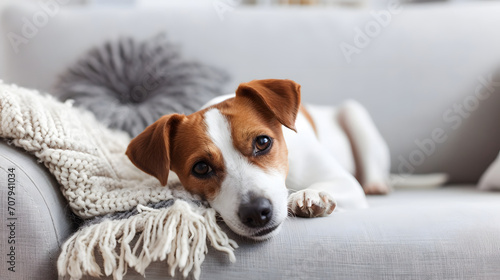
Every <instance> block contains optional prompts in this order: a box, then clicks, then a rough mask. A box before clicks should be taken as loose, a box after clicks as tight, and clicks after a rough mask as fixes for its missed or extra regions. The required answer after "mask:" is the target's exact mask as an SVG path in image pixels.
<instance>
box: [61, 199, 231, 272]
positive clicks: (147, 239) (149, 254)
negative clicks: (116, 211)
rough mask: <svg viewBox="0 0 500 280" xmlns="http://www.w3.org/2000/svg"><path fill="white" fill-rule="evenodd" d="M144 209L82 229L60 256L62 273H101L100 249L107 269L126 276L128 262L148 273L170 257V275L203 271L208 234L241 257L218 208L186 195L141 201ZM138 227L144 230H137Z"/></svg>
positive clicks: (219, 245)
mask: <svg viewBox="0 0 500 280" xmlns="http://www.w3.org/2000/svg"><path fill="white" fill-rule="evenodd" d="M137 210H138V211H139V214H137V215H135V216H133V217H130V218H128V219H123V220H104V221H102V222H101V223H99V224H95V225H90V226H87V227H84V228H82V229H80V230H79V231H78V232H76V233H75V234H74V235H73V236H72V237H71V238H70V239H68V240H67V241H66V242H65V243H64V244H63V247H62V252H61V254H60V255H59V259H58V261H57V269H58V271H59V275H60V276H63V277H64V276H70V279H71V280H76V279H80V278H82V277H83V275H90V276H93V277H100V276H102V275H103V274H102V272H101V266H100V265H99V264H98V263H97V261H96V257H95V251H96V249H97V250H98V251H99V252H100V253H101V255H102V260H103V263H102V268H103V269H104V275H106V276H109V275H111V274H112V275H113V279H115V280H121V279H122V278H123V276H124V275H125V274H126V273H127V267H128V266H130V267H132V268H134V269H135V270H136V271H137V272H138V273H140V274H142V275H144V272H145V270H146V268H147V267H148V266H149V264H150V263H151V262H154V261H158V260H159V261H164V260H165V259H166V260H167V264H168V267H169V272H170V275H171V276H172V277H173V276H174V275H175V271H176V270H179V271H181V272H182V275H183V276H184V278H186V277H187V276H188V275H189V273H190V272H192V273H193V276H194V278H195V279H199V277H200V273H201V270H200V266H201V264H202V263H203V261H204V259H205V255H206V253H207V244H206V241H207V238H208V239H209V240H210V242H211V244H212V246H213V247H214V248H215V249H217V250H219V251H222V252H225V253H227V254H228V256H229V260H230V261H231V262H235V261H236V257H235V256H234V249H235V248H237V247H238V245H237V244H236V242H235V241H233V240H231V239H229V238H228V236H227V235H226V233H225V232H223V231H222V230H221V229H220V227H219V226H218V225H217V223H216V219H215V210H213V209H210V208H202V209H200V210H198V209H197V210H196V211H197V212H199V213H196V212H195V211H193V207H192V206H191V205H190V204H189V203H187V202H185V201H182V200H177V201H176V202H175V203H174V204H173V205H172V206H170V207H168V208H164V209H152V208H148V207H145V206H142V205H139V206H137ZM138 233H140V234H139V235H138Z"/></svg>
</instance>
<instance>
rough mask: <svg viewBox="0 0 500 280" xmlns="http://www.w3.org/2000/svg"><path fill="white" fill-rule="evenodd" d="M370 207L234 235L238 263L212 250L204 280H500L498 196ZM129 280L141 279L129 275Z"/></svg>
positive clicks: (425, 198)
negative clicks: (266, 234)
mask: <svg viewBox="0 0 500 280" xmlns="http://www.w3.org/2000/svg"><path fill="white" fill-rule="evenodd" d="M369 202H370V204H371V208H370V209H367V210H358V211H351V212H345V213H334V214H333V215H332V216H330V217H327V218H316V219H303V218H290V219H289V220H288V221H287V222H286V223H285V225H284V227H283V230H282V232H281V233H280V234H279V235H278V236H277V237H275V238H273V239H271V240H269V241H266V242H259V243H255V242H252V241H246V240H241V239H239V238H237V237H235V236H233V238H236V240H238V243H239V245H240V248H239V249H237V250H236V258H237V262H236V263H235V264H231V263H229V261H228V260H227V257H226V256H225V255H223V254H220V253H218V252H214V251H213V250H212V251H210V252H209V254H208V255H207V259H206V260H205V263H204V264H203V267H202V275H201V279H232V280H234V279H256V280H261V279H305V280H310V279H439V280H442V279H499V277H500V266H499V265H498V264H499V263H500V193H487V192H481V191H478V190H476V189H474V188H471V187H447V188H441V189H427V190H399V191H397V192H395V193H393V194H391V195H388V196H380V197H370V198H369ZM167 273H168V272H167V268H166V266H165V265H164V264H162V263H161V262H159V263H154V264H152V265H151V266H150V267H149V268H148V269H147V270H146V276H147V279H159V278H161V277H164V276H165V275H167ZM177 277H179V279H181V278H180V276H179V275H177ZM125 279H143V278H142V276H140V275H138V274H136V273H134V272H133V271H132V270H129V274H128V277H126V278H125Z"/></svg>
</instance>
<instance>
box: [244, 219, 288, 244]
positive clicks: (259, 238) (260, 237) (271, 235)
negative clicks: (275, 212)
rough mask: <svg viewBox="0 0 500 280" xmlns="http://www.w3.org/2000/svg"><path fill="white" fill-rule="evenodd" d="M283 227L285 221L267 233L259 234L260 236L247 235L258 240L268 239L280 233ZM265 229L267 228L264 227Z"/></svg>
mask: <svg viewBox="0 0 500 280" xmlns="http://www.w3.org/2000/svg"><path fill="white" fill-rule="evenodd" d="M282 227H283V223H281V224H279V225H278V226H277V227H276V228H275V229H274V230H273V231H271V232H269V233H267V234H265V235H259V236H255V235H254V236H247V237H248V238H250V239H253V240H256V241H265V240H268V239H270V238H272V237H274V236H276V235H278V233H280V231H281V228H282ZM264 230H265V229H264Z"/></svg>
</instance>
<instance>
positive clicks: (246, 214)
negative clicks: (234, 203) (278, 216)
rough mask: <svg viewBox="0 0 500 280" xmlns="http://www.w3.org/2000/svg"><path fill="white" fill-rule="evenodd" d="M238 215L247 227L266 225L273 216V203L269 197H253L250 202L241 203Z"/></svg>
mask: <svg viewBox="0 0 500 280" xmlns="http://www.w3.org/2000/svg"><path fill="white" fill-rule="evenodd" d="M238 217H239V218H240V221H241V222H242V223H243V224H244V225H246V226H247V227H250V228H261V227H264V226H266V225H267V224H268V223H269V221H270V220H271V218H272V217H273V205H272V204H271V201H269V199H267V198H264V197H256V198H252V199H251V200H250V201H249V202H245V203H242V204H241V205H240V208H239V209H238Z"/></svg>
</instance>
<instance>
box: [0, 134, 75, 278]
mask: <svg viewBox="0 0 500 280" xmlns="http://www.w3.org/2000/svg"><path fill="white" fill-rule="evenodd" d="M9 179H10V180H9ZM0 201H1V202H0V205H1V209H0V216H1V225H2V226H1V227H0V240H1V241H0V244H2V247H1V250H0V252H1V257H0V260H1V261H0V271H1V274H2V277H1V278H2V279H57V269H56V261H57V257H58V255H59V250H60V247H61V244H62V243H63V242H64V240H65V239H66V238H67V237H68V236H69V235H70V234H71V233H72V232H73V231H74V227H75V226H74V223H73V220H74V219H73V218H72V214H71V213H70V210H69V208H68V207H67V203H66V201H65V199H64V198H63V196H62V195H61V193H60V191H59V185H58V184H57V182H56V181H55V179H54V178H53V176H52V175H51V174H50V173H49V172H48V171H47V169H46V168H45V167H44V166H43V164H40V163H37V161H36V159H35V157H33V156H32V155H30V154H28V153H26V152H25V151H23V150H21V149H18V148H15V147H14V146H9V145H8V144H6V142H5V140H3V139H0ZM9 207H10V208H9Z"/></svg>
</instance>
